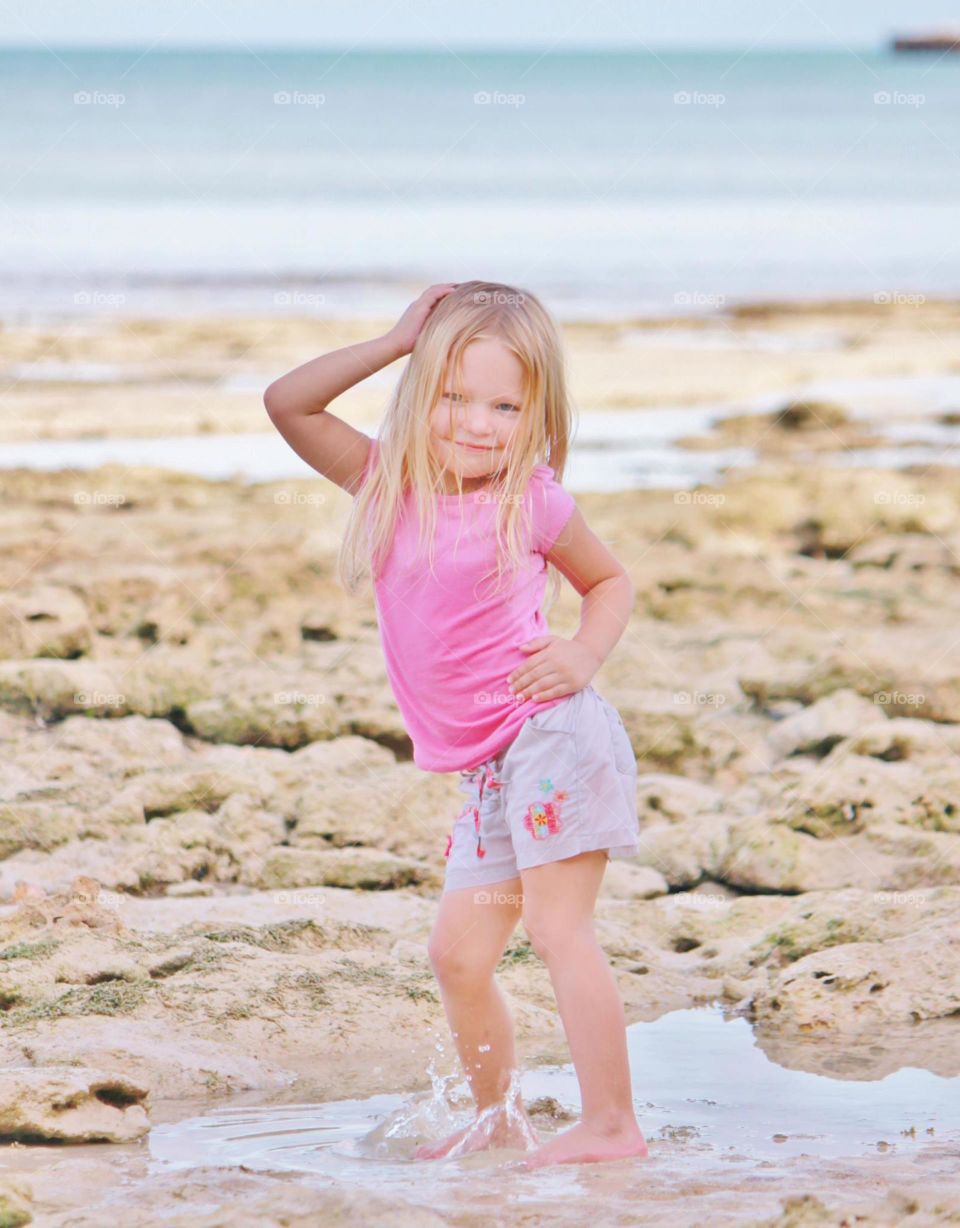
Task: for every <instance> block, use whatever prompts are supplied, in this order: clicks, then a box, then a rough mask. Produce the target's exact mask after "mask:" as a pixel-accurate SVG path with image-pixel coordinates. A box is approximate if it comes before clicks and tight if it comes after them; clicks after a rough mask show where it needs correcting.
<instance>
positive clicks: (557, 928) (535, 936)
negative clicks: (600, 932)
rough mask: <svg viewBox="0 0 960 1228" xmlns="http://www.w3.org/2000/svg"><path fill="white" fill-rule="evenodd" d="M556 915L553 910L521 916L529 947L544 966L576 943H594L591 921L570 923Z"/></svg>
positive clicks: (567, 919)
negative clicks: (585, 941)
mask: <svg viewBox="0 0 960 1228" xmlns="http://www.w3.org/2000/svg"><path fill="white" fill-rule="evenodd" d="M556 913H557V910H555V909H553V910H551V911H550V912H549V913H547V914H543V913H535V912H532V911H531V912H529V913H526V912H525V913H524V914H523V928H524V930H525V931H526V934H527V937H528V938H529V939H530V945H531V947H533V950H534V953H535V954H536V955H537V956H538V957H539V958H540V959H542V960H543V962H544V963H545V964H546V963H549V962H550V961H551V960H552V959H554V958H559V957H561V956H562V955H563V954H564V953H565V952H569V951H570V950H571V948H573V947H574V946H576V945H577V943H578V942H581V941H584V940H587V941H591V942H592V941H594V932H593V924H592V922H591V921H589V920H587V921H583V920H578V921H571V920H570V919H569V918H567V917H564V916H562V915H560V916H558V915H556Z"/></svg>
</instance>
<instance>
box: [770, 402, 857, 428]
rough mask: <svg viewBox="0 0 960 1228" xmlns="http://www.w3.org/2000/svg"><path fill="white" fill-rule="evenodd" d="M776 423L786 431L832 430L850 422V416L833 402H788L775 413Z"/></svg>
mask: <svg viewBox="0 0 960 1228" xmlns="http://www.w3.org/2000/svg"><path fill="white" fill-rule="evenodd" d="M774 421H775V423H776V425H777V426H778V427H779V428H780V429H781V430H784V431H819V430H832V429H833V428H834V427H838V426H844V425H845V424H846V423H847V422H849V421H850V415H849V414H848V413H847V411H846V410H845V409H844V408H843V406H842V405H837V404H836V403H835V402H833V401H787V402H786V403H785V404H784V405H782V406H781V407H780V409H778V410H775V411H774Z"/></svg>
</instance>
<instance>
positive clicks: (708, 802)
mask: <svg viewBox="0 0 960 1228" xmlns="http://www.w3.org/2000/svg"><path fill="white" fill-rule="evenodd" d="M722 798H723V794H722V793H721V792H720V790H719V789H715V788H713V787H712V786H711V785H706V784H702V783H701V782H700V781H696V780H688V779H687V778H686V777H685V776H671V775H670V774H668V773H666V772H644V773H642V774H641V775H639V776H638V778H637V800H638V804H639V807H640V816H641V824H642V823H643V822H647V821H650V822H655V821H657V820H658V819H667V820H668V821H669V822H671V823H682V822H684V821H685V820H686V819H688V818H690V817H691V815H695V814H702V813H704V812H706V811H715V810H717V809H719V807H720V804H721V802H722Z"/></svg>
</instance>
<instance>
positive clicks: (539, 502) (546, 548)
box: [528, 465, 577, 554]
mask: <svg viewBox="0 0 960 1228" xmlns="http://www.w3.org/2000/svg"><path fill="white" fill-rule="evenodd" d="M528 489H529V490H530V493H531V495H532V506H531V528H532V546H533V549H534V550H535V551H536V553H537V554H549V552H550V550H551V548H552V546H553V544H554V542H555V541H556V540H557V538H558V537H559V536H560V533H561V530H562V529H563V527H564V525H565V524H566V523H567V521H568V520H569V519H570V517H571V516H572V515H573V512H574V509H575V508H576V506H577V505H576V502H575V500H574V498H573V495H571V494H570V492H569V491H566V490H564V488H563V487H562V486H561V485H560V483H559V482H558V481H557V479H556V477H555V475H554V471H553V469H551V467H550V466H549V465H536V466H535V467H534V470H533V473H532V474H531V475H530V485H529V488H528Z"/></svg>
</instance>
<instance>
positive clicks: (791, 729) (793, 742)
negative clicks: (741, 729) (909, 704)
mask: <svg viewBox="0 0 960 1228" xmlns="http://www.w3.org/2000/svg"><path fill="white" fill-rule="evenodd" d="M883 715H884V713H883V709H882V708H881V709H878V708H877V706H876V705H875V704H873V703H871V702H870V700H868V699H864V698H863V696H861V695H858V694H857V692H856V691H851V690H840V691H834V692H833V694H831V695H827V696H824V698H823V699H818V700H817V701H816V702H815V703H813V704H811V705H810V707H809V708H804V709H803V711H801V712H798V713H797V714H796V715H795V716H788V717H787V718H786V719H785V720H783V721H780V722H778V723H777V724H776V725H774V727H773V728H772V730H771V731H770V739H769V740H770V744H771V745H772V746H773V748H774V749H775V750H776V752H777V754H779V755H781V756H786V755H796V754H815V755H818V756H822V755H825V754H826V753H827V751H829V750H831V749H832V748H833V747H834V746H835V745H836V744H837V742H840V741H842V740H843V739H844V738H848V737H850V736H851V735H853V734H855V733H856V732H857V731H858V730H859V729H862V728H863V726H864V725H870V724H872V723H874V722H876V721H877V719H878V717H880V716H883Z"/></svg>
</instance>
